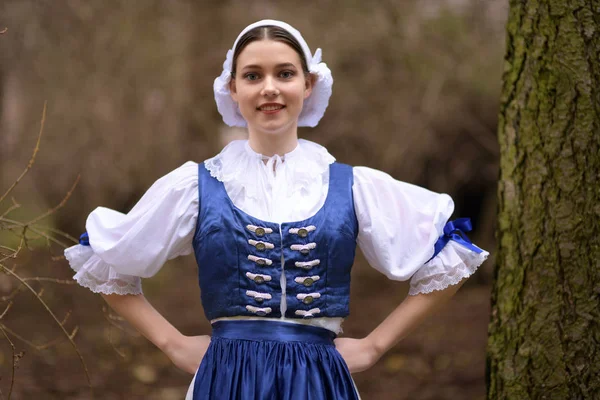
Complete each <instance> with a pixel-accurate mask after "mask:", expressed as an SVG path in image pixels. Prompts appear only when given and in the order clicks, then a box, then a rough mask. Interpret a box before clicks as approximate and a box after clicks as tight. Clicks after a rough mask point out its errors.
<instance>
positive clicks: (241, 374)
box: [65, 20, 488, 400]
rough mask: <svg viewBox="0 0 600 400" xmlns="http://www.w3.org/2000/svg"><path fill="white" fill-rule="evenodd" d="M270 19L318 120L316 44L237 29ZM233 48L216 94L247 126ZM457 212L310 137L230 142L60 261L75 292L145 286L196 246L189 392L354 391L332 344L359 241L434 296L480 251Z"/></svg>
mask: <svg viewBox="0 0 600 400" xmlns="http://www.w3.org/2000/svg"><path fill="white" fill-rule="evenodd" d="M266 25H275V26H279V27H282V28H283V29H285V30H287V31H288V32H290V33H291V34H292V35H293V36H294V37H295V38H296V39H297V40H298V42H299V43H300V44H301V46H302V49H303V51H304V53H305V57H306V60H307V62H308V66H309V70H310V72H311V73H314V74H315V75H316V76H317V80H316V83H315V85H314V90H313V94H312V95H311V96H310V97H309V98H308V99H307V100H306V101H305V104H304V107H303V111H302V113H301V115H300V118H299V125H300V126H315V125H316V124H317V123H318V121H319V120H320V118H321V117H322V116H323V114H324V112H325V109H326V107H327V104H328V101H329V97H330V95H331V85H332V83H333V79H332V78H331V71H330V70H329V68H327V66H326V65H325V64H324V63H322V62H321V59H320V58H321V50H320V49H318V50H317V51H316V52H315V55H314V56H313V55H312V53H311V52H310V50H309V48H308V46H307V44H306V42H305V41H304V39H303V38H302V36H301V35H300V33H299V32H298V31H297V30H295V29H294V28H293V27H291V26H289V25H288V24H285V23H283V22H281V21H274V20H263V21H259V22H257V23H255V24H252V25H250V26H248V27H247V28H246V29H244V31H242V33H240V36H239V37H241V36H242V35H243V34H244V33H245V32H247V31H248V30H250V29H253V28H254V27H257V26H266ZM239 37H238V39H236V42H235V43H234V46H233V49H235V45H236V44H237V41H238V40H239ZM233 49H232V50H229V52H228V53H227V58H226V61H225V63H224V65H223V67H224V68H223V73H222V75H221V76H220V77H218V78H217V79H216V80H215V84H214V91H215V98H216V102H217V107H218V109H219V112H220V113H221V114H222V115H223V120H224V121H225V123H227V124H228V125H230V126H245V121H244V119H243V118H242V116H241V114H240V113H239V109H238V108H237V105H236V104H235V103H234V102H233V100H231V97H230V96H229V91H228V82H229V79H230V77H231V66H232V65H231V59H232V54H233ZM453 210H454V204H453V201H452V199H451V198H450V197H449V196H448V195H446V194H438V193H434V192H431V191H429V190H427V189H423V188H421V187H418V186H415V185H411V184H408V183H405V182H401V181H398V180H395V179H393V178H392V177H391V176H389V175H387V174H385V173H383V172H381V171H377V170H374V169H371V168H367V167H350V166H348V165H344V164H341V163H338V162H336V161H335V158H334V157H333V156H332V155H331V154H329V153H328V151H327V150H326V149H325V148H324V147H323V146H320V145H318V144H316V143H313V142H310V141H307V140H302V139H301V140H299V141H298V145H297V147H296V148H295V149H294V150H293V151H291V152H289V153H287V154H285V155H283V156H280V155H274V156H272V157H266V156H263V155H261V154H258V153H256V152H255V151H254V150H253V149H252V148H251V147H250V145H249V143H248V141H247V140H238V141H233V142H231V143H230V144H229V145H227V146H226V147H225V148H224V149H223V150H222V151H221V152H220V153H219V154H218V155H216V156H214V157H212V158H210V159H208V160H206V161H204V162H203V163H200V164H197V163H194V162H191V161H190V162H187V163H185V164H183V165H182V166H181V167H179V168H177V169H175V170H174V171H172V172H170V173H169V174H167V175H165V176H164V177H162V178H160V179H159V180H158V181H156V182H155V183H154V184H153V185H152V187H151V188H150V189H149V190H148V191H147V192H146V193H145V194H144V196H143V197H142V198H141V199H140V201H139V202H138V203H137V204H136V205H135V206H134V208H133V209H132V210H131V211H130V212H129V213H127V214H122V213H120V212H117V211H114V210H110V209H107V208H102V207H99V208H97V209H96V210H94V211H93V212H92V213H91V214H90V215H89V217H88V219H87V221H86V230H87V232H86V234H84V235H82V238H81V240H80V244H79V245H76V246H73V247H70V248H68V249H67V250H65V256H66V258H67V259H68V261H69V263H70V265H71V267H72V268H73V269H74V270H75V271H76V274H75V276H74V279H76V280H77V282H78V283H79V284H81V285H82V286H85V287H87V288H89V289H91V290H92V291H94V292H101V293H106V294H110V293H117V294H140V293H142V289H141V278H147V277H151V276H153V275H154V274H156V272H158V270H159V269H160V268H161V267H162V265H163V264H164V263H165V262H166V261H167V260H169V259H173V258H175V257H178V256H182V255H187V254H191V253H194V254H195V257H196V260H197V262H198V277H199V284H200V289H201V298H202V305H203V308H204V311H205V314H206V316H207V318H209V319H210V320H211V323H212V327H213V332H212V336H211V343H210V346H209V348H208V350H207V352H206V354H205V355H204V358H203V359H202V363H201V365H200V367H199V369H198V371H197V373H196V375H195V377H194V381H193V382H192V384H191V385H190V390H189V391H188V395H187V397H186V399H189V400H199V399H202V400H204V399H273V400H279V399H281V400H284V399H285V400H291V399H298V400H300V399H302V400H306V399H311V400H317V399H319V400H322V399H323V400H324V399H358V398H359V395H358V392H357V391H356V388H355V386H354V383H353V381H352V377H351V376H350V373H349V371H348V368H347V366H346V364H345V362H344V360H343V359H342V357H341V355H340V354H339V353H338V352H337V350H336V349H335V345H334V342H333V339H334V338H335V337H336V335H337V334H338V333H340V332H341V323H342V321H343V319H344V318H345V317H346V316H347V315H348V312H349V294H350V270H351V267H352V264H353V261H354V255H355V249H356V245H357V244H358V246H359V247H360V248H361V250H362V252H363V253H364V255H365V257H366V259H367V261H368V262H369V263H370V265H371V266H373V267H374V268H376V269H377V270H379V271H381V272H382V273H384V274H385V275H387V276H388V277H389V278H390V279H395V280H409V279H410V280H411V281H410V292H409V294H410V295H415V294H417V293H429V292H431V291H433V290H442V289H444V288H446V287H448V286H449V285H454V284H457V283H458V282H460V281H461V280H462V279H464V278H466V277H468V276H470V275H471V274H473V273H474V272H475V270H476V269H477V268H478V267H479V266H480V265H481V264H482V263H483V261H484V260H485V259H486V258H487V256H488V252H486V251H484V250H482V249H480V248H479V247H477V246H475V245H474V244H472V243H471V242H470V241H469V240H468V238H467V237H466V236H465V235H464V231H469V230H470V229H471V227H470V222H469V220H468V219H459V220H455V221H451V222H448V219H449V218H450V216H451V214H452V212H453Z"/></svg>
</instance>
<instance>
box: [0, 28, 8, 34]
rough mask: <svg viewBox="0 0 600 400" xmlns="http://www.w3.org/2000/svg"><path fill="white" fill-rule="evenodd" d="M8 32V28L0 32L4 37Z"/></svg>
mask: <svg viewBox="0 0 600 400" xmlns="http://www.w3.org/2000/svg"><path fill="white" fill-rule="evenodd" d="M7 31H8V28H4V29H2V30H1V31H0V35H4V34H5V33H6V32H7Z"/></svg>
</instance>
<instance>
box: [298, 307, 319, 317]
mask: <svg viewBox="0 0 600 400" xmlns="http://www.w3.org/2000/svg"><path fill="white" fill-rule="evenodd" d="M320 312H321V309H320V308H311V309H310V310H308V311H304V310H296V312H295V314H296V315H300V316H302V317H304V318H310V317H313V316H314V315H315V314H319V313H320Z"/></svg>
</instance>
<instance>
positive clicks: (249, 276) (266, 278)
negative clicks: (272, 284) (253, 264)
mask: <svg viewBox="0 0 600 400" xmlns="http://www.w3.org/2000/svg"><path fill="white" fill-rule="evenodd" d="M246 277H247V278H248V279H251V280H252V281H254V279H256V277H261V278H262V279H263V280H264V281H265V282H269V281H270V280H271V275H263V274H253V273H252V272H246ZM255 282H256V281H255Z"/></svg>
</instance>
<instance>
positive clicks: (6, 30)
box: [0, 28, 10, 398]
mask: <svg viewBox="0 0 600 400" xmlns="http://www.w3.org/2000/svg"><path fill="white" fill-rule="evenodd" d="M6 32H8V28H4V29H2V30H1V31H0V35H4V34H5V33H6ZM9 398H10V397H9Z"/></svg>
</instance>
